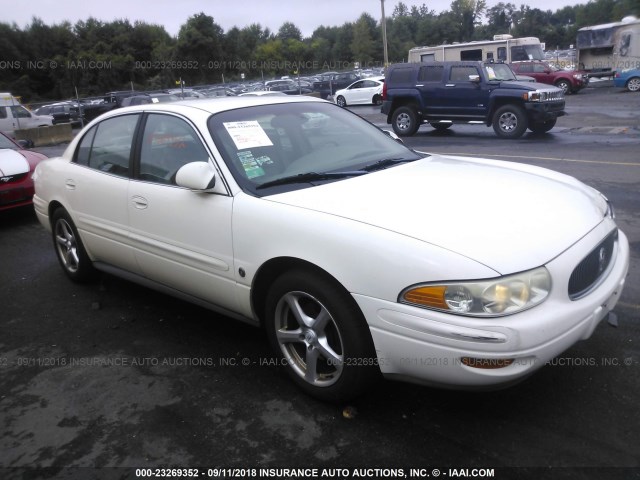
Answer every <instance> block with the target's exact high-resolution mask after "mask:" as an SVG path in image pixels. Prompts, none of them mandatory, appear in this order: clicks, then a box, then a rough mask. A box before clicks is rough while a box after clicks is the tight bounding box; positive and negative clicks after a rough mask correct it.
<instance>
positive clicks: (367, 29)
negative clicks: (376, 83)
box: [351, 13, 376, 65]
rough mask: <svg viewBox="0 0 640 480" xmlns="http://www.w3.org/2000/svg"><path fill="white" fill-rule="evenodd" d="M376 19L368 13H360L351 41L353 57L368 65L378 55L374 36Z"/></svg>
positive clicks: (354, 59) (356, 60)
mask: <svg viewBox="0 0 640 480" xmlns="http://www.w3.org/2000/svg"><path fill="white" fill-rule="evenodd" d="M375 30H376V21H375V20H374V19H373V17H371V15H369V14H367V13H363V14H362V15H360V18H359V19H358V21H357V22H356V23H355V25H354V27H353V39H352V41H351V59H352V60H353V61H354V62H360V64H361V65H366V64H368V63H371V62H373V60H374V59H375V56H376V47H375V43H374V38H376V34H375Z"/></svg>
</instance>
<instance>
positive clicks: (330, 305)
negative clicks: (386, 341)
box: [264, 270, 380, 402]
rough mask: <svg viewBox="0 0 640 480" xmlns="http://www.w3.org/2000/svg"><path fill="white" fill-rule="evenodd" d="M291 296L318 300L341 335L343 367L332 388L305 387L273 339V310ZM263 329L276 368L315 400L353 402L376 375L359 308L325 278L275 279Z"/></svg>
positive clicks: (301, 273)
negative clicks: (283, 371)
mask: <svg viewBox="0 0 640 480" xmlns="http://www.w3.org/2000/svg"><path fill="white" fill-rule="evenodd" d="M291 292H303V293H306V294H308V295H311V296H312V297H314V298H315V299H316V300H318V301H319V302H320V303H321V304H322V305H323V306H324V307H325V308H326V309H327V310H328V311H329V313H330V314H331V317H332V318H333V320H334V323H335V325H336V326H337V328H338V330H339V332H340V337H341V340H342V346H343V349H344V350H343V360H344V366H343V370H342V372H341V374H340V377H339V378H338V379H337V380H336V381H335V382H334V383H332V384H331V385H328V386H322V387H321V386H316V385H312V384H310V383H308V382H307V381H305V380H304V379H303V378H302V377H301V376H300V375H299V374H298V373H297V372H296V371H294V369H293V368H292V367H290V366H288V363H287V362H286V359H285V356H284V354H283V352H282V350H281V348H280V343H279V342H278V339H277V336H276V328H277V327H276V325H277V321H278V319H277V318H276V309H277V305H278V303H279V301H280V299H281V298H282V297H283V296H284V295H286V294H287V293H291ZM264 326H265V329H266V332H267V337H268V339H269V343H270V344H271V348H272V349H273V352H274V353H275V355H276V356H277V357H278V359H279V360H280V362H279V364H280V365H283V366H284V369H285V371H286V372H287V375H288V376H289V377H290V378H291V379H292V380H293V381H294V383H296V384H297V385H298V386H299V387H300V388H301V389H302V390H304V391H305V392H306V393H307V394H309V395H311V396H313V397H315V398H318V399H320V400H323V401H332V402H341V401H346V400H349V399H352V398H354V397H356V396H358V395H360V394H361V393H362V392H363V391H364V390H366V389H367V388H368V387H369V386H370V384H371V383H372V382H373V380H374V379H375V378H376V377H377V376H378V375H379V372H380V370H379V367H378V366H377V361H376V360H377V357H376V354H375V349H374V347H373V340H372V338H371V332H370V330H369V327H368V325H367V323H366V321H365V319H364V316H363V315H362V312H361V311H360V308H359V307H358V305H357V304H356V302H355V300H353V297H351V295H349V294H348V292H346V290H344V288H343V287H341V286H340V285H339V284H337V282H335V281H334V280H332V279H329V278H328V277H327V276H326V275H319V274H318V273H316V272H310V271H306V270H293V271H289V272H286V273H285V274H283V275H281V276H280V277H278V278H277V279H276V280H275V281H274V282H273V284H272V286H271V288H270V290H269V293H268V296H267V302H266V311H265V313H264ZM361 360H364V361H361ZM365 363H367V364H368V365H364V364H365Z"/></svg>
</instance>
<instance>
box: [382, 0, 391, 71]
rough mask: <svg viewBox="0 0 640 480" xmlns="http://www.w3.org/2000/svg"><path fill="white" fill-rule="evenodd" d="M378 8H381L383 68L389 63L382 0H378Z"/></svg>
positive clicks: (385, 21) (385, 19) (385, 20)
mask: <svg viewBox="0 0 640 480" xmlns="http://www.w3.org/2000/svg"><path fill="white" fill-rule="evenodd" d="M380 8H381V9H382V21H381V23H382V48H383V51H384V68H387V66H388V65H389V53H388V51H387V17H386V16H385V15H384V0H380Z"/></svg>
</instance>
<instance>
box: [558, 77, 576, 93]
mask: <svg viewBox="0 0 640 480" xmlns="http://www.w3.org/2000/svg"><path fill="white" fill-rule="evenodd" d="M556 87H558V88H559V89H561V90H562V91H563V92H564V94H565V95H569V94H571V93H573V92H572V90H571V84H570V83H569V81H567V80H558V81H557V82H556Z"/></svg>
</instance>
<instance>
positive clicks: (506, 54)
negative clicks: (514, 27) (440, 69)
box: [409, 34, 544, 63]
mask: <svg viewBox="0 0 640 480" xmlns="http://www.w3.org/2000/svg"><path fill="white" fill-rule="evenodd" d="M543 50H544V44H542V43H540V40H539V39H538V38H536V37H522V38H513V36H511V35H506V34H504V35H494V37H493V40H480V41H475V42H466V43H452V44H446V45H438V46H435V47H414V48H412V49H411V50H409V62H433V61H436V62H444V61H484V62H486V61H492V60H493V61H495V62H500V61H502V62H505V63H511V62H517V61H522V60H544V53H543Z"/></svg>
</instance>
